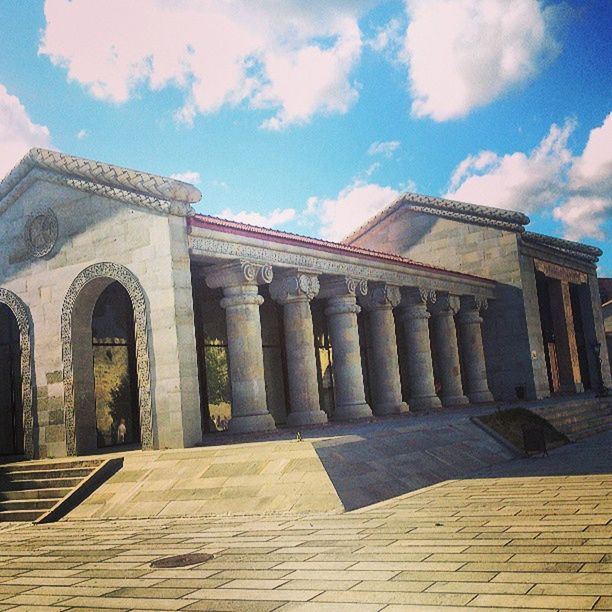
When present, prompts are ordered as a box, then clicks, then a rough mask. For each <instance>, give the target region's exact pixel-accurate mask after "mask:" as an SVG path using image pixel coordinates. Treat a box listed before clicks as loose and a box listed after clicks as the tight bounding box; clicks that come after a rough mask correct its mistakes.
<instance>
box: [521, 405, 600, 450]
mask: <svg viewBox="0 0 612 612" xmlns="http://www.w3.org/2000/svg"><path fill="white" fill-rule="evenodd" d="M529 410H531V412H534V413H535V414H537V415H539V416H541V417H542V418H544V419H546V420H547V421H548V422H549V423H550V424H551V425H552V426H553V427H555V428H556V429H557V430H558V431H560V432H561V433H563V434H565V435H566V436H567V437H568V438H569V439H570V440H581V439H582V438H587V437H588V436H592V435H595V434H597V433H601V432H604V431H606V430H608V429H611V428H612V397H609V398H596V397H593V398H589V399H579V400H569V401H566V402H556V403H553V404H546V405H543V406H529Z"/></svg>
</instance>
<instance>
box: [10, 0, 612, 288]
mask: <svg viewBox="0 0 612 612" xmlns="http://www.w3.org/2000/svg"><path fill="white" fill-rule="evenodd" d="M610 32H612V2H611V1H610V0H565V1H559V0H550V1H540V2H539V1H537V0H405V1H399V0H398V1H395V0H386V1H382V0H381V1H376V0H335V1H334V2H330V1H329V0H308V2H305V1H302V0H257V1H255V0H130V1H129V2H126V1H125V0H103V1H102V0H98V1H96V0H44V1H43V0H0V176H3V175H4V174H5V173H7V172H8V171H10V169H11V168H12V167H13V166H14V165H15V164H16V163H17V162H18V161H19V159H20V158H21V157H22V156H23V155H24V154H25V153H26V152H27V150H28V149H29V148H31V147H34V146H40V147H48V148H53V149H58V150H60V151H62V152H65V153H69V154H72V155H77V156H83V157H88V158H93V159H98V160H102V161H106V162H109V163H113V164H118V165H121V166H126V167H129V168H134V169H139V170H144V171H148V172H152V173H156V174H161V175H165V176H173V177H175V178H179V179H182V180H186V181H187V182H190V183H193V184H195V185H196V186H197V187H198V188H199V189H200V190H201V191H202V193H203V198H202V201H201V202H200V203H198V204H197V205H196V206H195V207H196V210H197V212H201V213H206V214H212V215H217V216H221V217H225V218H230V219H236V220H239V221H244V222H247V223H252V224H255V225H263V226H266V227H274V228H277V229H281V230H286V231H291V232H296V233H299V234H305V235H310V236H316V237H321V238H325V239H330V240H340V239H341V238H342V237H343V236H345V235H347V234H348V233H350V232H351V230H353V229H355V228H356V227H358V226H359V225H361V224H362V223H363V222H365V221H366V220H367V219H368V218H369V217H370V216H372V215H374V214H376V212H378V211H379V210H380V209H381V208H383V207H384V206H386V205H388V204H389V203H390V202H391V201H393V199H394V198H395V197H397V195H398V194H399V193H401V192H404V191H413V192H417V193H422V194H427V195H433V196H442V197H448V198H454V199H458V200H461V201H467V202H472V203H476V204H483V205H487V206H496V207H500V208H507V209H513V210H520V211H523V212H525V213H527V214H528V215H529V217H530V218H531V224H530V225H529V229H530V230H531V231H537V232H542V233H546V234H551V235H554V236H559V237H564V238H567V239H570V240H578V241H582V242H587V243H589V244H593V245H596V246H599V247H600V248H603V249H604V256H603V257H602V258H601V260H600V269H599V273H600V274H601V275H607V276H612V248H610V246H612V245H611V243H610V236H611V234H612V36H611V35H610Z"/></svg>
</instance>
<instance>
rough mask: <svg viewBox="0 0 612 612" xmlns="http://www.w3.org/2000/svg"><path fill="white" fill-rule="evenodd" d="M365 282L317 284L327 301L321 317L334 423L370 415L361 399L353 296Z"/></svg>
mask: <svg viewBox="0 0 612 612" xmlns="http://www.w3.org/2000/svg"><path fill="white" fill-rule="evenodd" d="M367 290H368V285H367V282H366V281H361V282H360V281H357V280H355V279H353V278H349V277H344V276H343V277H332V278H329V279H324V280H323V281H322V282H321V291H320V293H319V295H320V296H321V297H323V298H327V308H326V309H325V315H326V317H327V323H328V328H329V336H330V340H331V345H332V351H333V371H334V390H335V400H336V406H335V410H334V416H333V418H334V420H344V419H358V418H363V417H369V416H372V411H371V410H370V407H369V406H368V404H367V402H366V400H365V391H364V386H363V372H362V368H361V352H360V350H359V331H358V328H357V314H358V313H359V312H360V311H361V308H360V307H359V306H358V305H357V299H356V293H359V294H360V295H365V294H366V293H367Z"/></svg>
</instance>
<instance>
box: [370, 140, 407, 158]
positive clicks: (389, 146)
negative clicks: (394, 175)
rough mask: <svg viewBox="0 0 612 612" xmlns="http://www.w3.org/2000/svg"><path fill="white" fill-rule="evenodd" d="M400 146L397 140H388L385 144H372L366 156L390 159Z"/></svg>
mask: <svg viewBox="0 0 612 612" xmlns="http://www.w3.org/2000/svg"><path fill="white" fill-rule="evenodd" d="M399 146H400V141H399V140H388V141H386V142H373V143H372V144H371V145H370V146H369V148H368V155H384V156H385V157H391V156H392V155H393V153H395V151H397V149H398V147H399Z"/></svg>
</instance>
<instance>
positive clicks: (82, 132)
mask: <svg viewBox="0 0 612 612" xmlns="http://www.w3.org/2000/svg"><path fill="white" fill-rule="evenodd" d="M86 136H87V130H79V131H78V132H77V135H76V137H77V138H78V139H79V140H83V138H85V137H86Z"/></svg>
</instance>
